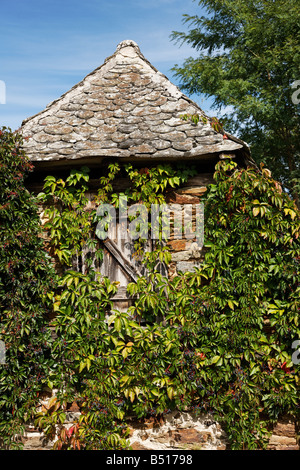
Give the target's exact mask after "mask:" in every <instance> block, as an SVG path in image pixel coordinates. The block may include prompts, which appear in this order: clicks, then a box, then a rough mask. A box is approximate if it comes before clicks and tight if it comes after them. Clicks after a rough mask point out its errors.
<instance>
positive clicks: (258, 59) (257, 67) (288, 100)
mask: <svg viewBox="0 0 300 470" xmlns="http://www.w3.org/2000/svg"><path fill="white" fill-rule="evenodd" d="M198 3H199V6H200V7H203V8H204V12H203V15H202V16H198V15H194V16H190V15H184V23H185V24H187V25H188V31H187V32H173V34H172V38H173V40H175V41H178V42H179V43H181V44H182V43H187V44H189V45H191V46H192V47H193V48H194V49H196V50H197V51H199V57H197V58H196V59H194V58H188V59H186V60H185V62H184V64H183V66H178V65H176V66H175V67H174V71H175V73H176V75H177V76H178V77H179V78H180V79H181V82H182V87H183V89H185V90H187V91H188V92H190V93H199V94H203V95H205V96H208V97H212V98H213V107H214V108H215V109H217V110H219V111H220V110H222V109H223V108H225V110H226V114H225V116H224V118H222V119H223V122H224V126H225V129H228V130H229V131H231V132H232V133H233V134H234V135H239V136H240V137H241V138H242V139H243V140H245V141H246V142H247V143H248V144H249V145H250V147H251V150H252V154H253V157H254V159H255V161H256V162H263V163H265V164H266V165H267V166H268V168H270V169H271V170H272V172H273V174H274V176H275V178H276V179H277V180H278V181H280V182H281V183H283V184H284V186H285V187H286V188H287V189H288V190H289V191H290V193H291V195H292V196H293V198H294V199H295V201H296V202H297V205H298V207H299V181H300V168H299V154H300V150H299V138H298V136H299V99H298V95H299V91H297V88H298V89H299V86H298V87H297V86H296V85H297V84H298V85H299V68H300V55H299V40H300V37H299V5H298V1H297V0H288V1H286V0H276V1H272V2H270V1H268V0H264V1H260V0H251V1H248V0H247V1H246V0H201V1H199V2H198ZM202 11H203V10H202ZM295 86H296V89H295ZM226 108H227V109H226ZM228 109H229V110H230V111H227V110H228Z"/></svg>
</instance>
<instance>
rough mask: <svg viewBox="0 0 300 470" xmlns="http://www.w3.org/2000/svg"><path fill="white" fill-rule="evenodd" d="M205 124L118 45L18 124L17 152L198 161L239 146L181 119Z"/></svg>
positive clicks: (129, 44)
mask: <svg viewBox="0 0 300 470" xmlns="http://www.w3.org/2000/svg"><path fill="white" fill-rule="evenodd" d="M185 113H187V114H196V113H197V114H199V115H201V116H203V117H206V118H207V116H205V114H204V113H203V111H202V110H201V109H200V108H199V107H198V105H197V104H196V103H194V102H193V101H192V100H190V99H189V98H188V97H186V96H185V95H184V94H183V93H182V92H181V91H180V90H179V89H178V88H177V87H176V86H175V85H173V84H172V83H171V82H170V81H169V80H168V79H167V77H165V76H164V75H162V74H161V73H160V72H159V71H158V70H157V69H155V67H153V65H151V64H150V62H149V61H147V59H145V57H144V56H143V55H142V54H141V52H140V49H139V47H138V46H137V44H136V43H135V42H134V41H123V42H122V43H120V44H119V45H118V47H117V50H116V52H115V53H114V54H113V55H112V56H111V57H109V58H107V59H106V60H105V62H104V64H103V65H102V66H100V67H98V68H97V69H96V70H94V71H93V72H92V73H90V74H89V75H87V76H86V77H85V78H84V79H83V80H82V81H81V82H80V83H78V84H77V85H75V86H74V87H73V88H72V89H71V90H70V91H68V92H67V93H65V94H64V95H62V96H61V97H60V98H59V99H57V100H55V101H53V102H52V103H50V104H49V105H48V106H47V107H46V109H44V110H43V111H41V112H40V113H38V114H36V115H35V116H33V117H31V118H28V119H26V120H25V121H23V123H22V127H21V132H22V133H23V136H24V137H29V139H28V140H26V141H25V143H24V148H25V150H26V152H27V154H28V155H29V158H30V159H31V160H33V161H56V160H63V159H65V160H75V159H81V158H87V157H93V158H95V157H100V158H101V157H113V156H115V157H124V158H131V157H133V158H139V159H143V158H147V157H151V158H161V157H163V158H176V157H180V158H183V157H193V158H194V157H199V158H201V157H203V156H207V155H209V154H212V153H217V152H226V151H234V150H237V149H240V148H242V147H245V146H246V144H244V143H243V142H241V141H239V140H238V139H232V138H231V136H230V137H229V138H227V139H223V135H222V134H220V133H217V132H216V131H215V130H214V129H213V128H212V127H211V126H210V124H209V122H208V123H206V124H204V123H203V122H202V121H201V120H200V121H199V123H198V125H197V126H193V125H192V124H190V123H187V122H185V121H183V120H182V119H181V118H180V116H181V115H182V114H185Z"/></svg>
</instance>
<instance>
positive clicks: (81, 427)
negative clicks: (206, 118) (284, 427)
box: [1, 149, 300, 450]
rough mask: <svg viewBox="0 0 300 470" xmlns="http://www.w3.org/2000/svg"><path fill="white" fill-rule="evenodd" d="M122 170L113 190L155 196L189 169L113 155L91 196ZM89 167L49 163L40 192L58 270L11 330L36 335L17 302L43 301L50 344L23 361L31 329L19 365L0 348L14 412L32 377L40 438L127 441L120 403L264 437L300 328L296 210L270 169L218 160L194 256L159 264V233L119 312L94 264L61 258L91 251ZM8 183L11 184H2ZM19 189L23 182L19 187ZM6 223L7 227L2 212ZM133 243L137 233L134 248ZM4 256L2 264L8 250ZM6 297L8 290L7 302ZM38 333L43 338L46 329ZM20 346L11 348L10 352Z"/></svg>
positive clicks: (34, 338)
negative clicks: (122, 183) (123, 185)
mask: <svg viewBox="0 0 300 470" xmlns="http://www.w3.org/2000/svg"><path fill="white" fill-rule="evenodd" d="M7 151H8V149H7ZM5 171H7V170H5ZM122 171H125V174H127V175H129V178H130V180H131V182H132V186H131V188H130V189H128V191H126V192H125V193H124V194H125V195H128V197H129V198H130V201H131V202H133V203H134V202H136V201H142V202H144V203H146V204H151V203H154V202H156V201H159V202H163V200H164V194H165V192H166V190H168V188H173V187H176V186H179V185H180V184H181V183H182V181H185V180H186V179H187V178H188V176H189V175H191V174H193V173H192V172H191V170H190V169H188V168H187V169H185V168H184V167H181V168H176V169H174V168H171V167H169V166H168V165H166V166H161V165H160V166H157V167H156V166H153V167H151V168H147V169H142V170H141V169H135V168H133V167H132V165H127V166H126V167H125V168H122V167H121V166H119V165H110V167H109V168H108V176H107V177H103V178H102V181H101V182H102V185H101V188H100V191H99V194H98V197H97V200H98V202H99V203H100V202H103V201H104V202H110V201H111V202H113V203H114V204H115V205H116V206H117V205H118V204H119V197H118V194H117V193H114V192H113V180H114V178H115V177H116V176H117V175H118V174H120V172H122ZM14 174H15V173H13V175H12V182H13V181H14ZM88 180H89V177H88V171H87V169H81V170H76V171H73V172H72V174H71V175H70V177H69V178H67V179H66V181H63V180H61V179H59V180H57V179H55V178H53V177H47V178H46V181H45V186H44V191H43V193H42V195H40V200H42V201H43V202H44V203H45V204H47V205H49V207H48V208H47V210H46V211H45V214H46V215H47V217H48V221H47V223H46V225H45V227H46V228H47V230H48V233H49V234H50V236H52V239H51V253H52V254H55V253H56V254H57V255H58V254H59V253H61V255H60V259H61V261H62V264H63V267H64V271H63V273H62V274H59V273H57V274H56V277H55V283H54V285H53V286H52V287H51V289H49V287H45V286H44V285H43V289H44V290H43V289H42V293H43V296H42V297H40V296H39V295H40V290H38V291H35V290H34V291H32V290H30V295H29V293H28V296H25V301H26V302H27V299H28V302H27V304H29V305H27V304H26V314H25V311H24V315H23V316H22V322H21V328H22V327H23V328H24V332H25V330H26V328H28V325H30V329H29V330H28V332H25V333H24V334H23V335H21V334H20V336H19V335H16V339H15V338H14V339H13V341H21V343H22V341H23V342H24V338H26V340H28V342H29V346H30V345H32V344H34V345H35V344H40V343H39V342H40V339H41V336H40V331H42V330H40V329H39V327H40V325H43V328H46V329H47V327H48V325H47V323H46V324H45V323H43V322H44V320H42V318H43V317H42V316H39V317H38V318H39V323H38V326H37V320H36V316H34V321H35V323H30V322H29V323H28V321H27V316H26V315H27V314H28V315H29V316H30V315H31V312H32V310H33V309H35V310H34V311H35V312H41V313H42V312H45V309H46V308H47V302H50V303H51V304H52V306H53V310H54V312H55V317H54V319H53V320H52V321H51V323H50V327H51V329H52V330H53V331H54V333H55V335H54V337H53V339H52V340H51V351H49V354H48V355H49V357H47V355H46V354H41V355H40V356H39V357H40V360H35V361H34V363H32V350H31V349H30V347H29V348H27V345H28V343H26V346H25V347H24V349H23V350H22V347H23V346H22V347H21V351H23V352H22V354H23V356H24V361H23V362H21V363H20V362H19V363H18V364H21V366H19V365H18V366H17V365H16V362H14V361H15V359H14V356H13V355H12V356H9V361H10V365H9V367H12V368H13V367H14V368H15V369H14V374H15V377H16V380H17V383H14V384H13V386H14V387H15V388H16V389H17V386H18V387H19V388H18V389H17V390H19V395H20V396H19V397H18V400H19V401H16V402H15V403H17V408H16V410H17V413H18V414H17V417H18V423H20V426H21V423H22V422H24V421H25V419H26V420H28V419H29V418H30V417H31V416H32V414H31V410H32V408H31V406H32V407H33V405H34V397H35V395H36V391H37V390H39V389H40V388H39V387H40V384H41V382H39V380H40V378H42V382H43V384H45V385H47V387H50V388H52V389H53V390H55V391H56V392H55V393H56V395H55V396H54V397H53V398H52V399H51V400H50V402H49V403H48V405H47V407H46V408H44V409H43V410H42V411H41V412H40V413H38V414H37V415H36V416H35V418H36V425H38V426H39V427H40V428H41V429H43V430H44V432H45V434H46V436H48V438H49V439H51V440H52V439H54V437H55V436H56V435H57V434H58V439H57V440H56V441H55V444H54V447H55V448H56V449H86V450H89V449H127V448H129V441H128V429H127V423H126V418H127V417H128V415H131V416H132V415H135V416H137V417H139V418H141V417H145V416H149V415H154V416H157V415H163V414H166V413H169V412H170V410H174V409H179V410H186V409H194V410H195V411H198V412H199V413H201V412H210V413H212V414H213V415H214V416H215V418H216V419H217V420H219V421H220V422H221V423H222V424H223V426H224V428H225V430H226V432H227V434H228V437H229V439H230V443H231V448H233V449H256V448H263V447H264V446H265V445H266V443H267V440H268V426H269V424H270V423H272V422H274V421H276V420H277V418H278V417H279V416H280V415H281V414H283V413H284V414H286V413H287V414H290V415H291V416H294V417H297V416H298V413H299V405H298V401H297V396H298V393H299V364H298V365H297V364H294V363H293V362H292V360H291V354H292V352H293V351H292V349H291V348H292V343H293V341H294V340H295V339H298V338H299V335H300V329H299V303H300V287H299V260H300V246H299V244H300V242H299V235H300V217H299V211H298V209H297V208H296V206H295V204H294V202H293V201H292V200H291V199H290V198H289V197H288V196H287V195H286V193H284V192H283V191H282V189H281V186H280V184H279V183H278V182H277V181H275V180H273V178H272V176H271V173H270V171H269V170H268V169H265V168H264V167H262V168H261V170H260V171H258V170H255V169H242V170H240V169H238V168H237V167H236V165H235V164H234V163H233V162H232V161H230V160H224V161H221V162H220V163H219V164H218V165H217V167H216V172H215V184H213V185H211V186H210V187H209V191H208V193H207V196H206V201H205V208H206V209H205V214H206V218H205V240H206V245H207V248H209V249H208V251H207V253H206V255H205V259H204V260H203V263H202V265H201V266H200V268H197V269H195V270H194V271H193V272H188V273H178V275H177V276H175V277H174V278H173V279H172V280H170V279H168V278H167V277H165V276H163V275H162V274H161V273H160V272H158V270H157V269H156V262H157V258H161V260H162V261H165V262H167V261H168V259H169V257H168V256H169V254H168V252H167V251H166V250H165V247H162V246H161V244H160V243H158V244H157V247H156V248H157V249H156V250H154V252H153V253H152V255H151V256H149V255H147V256H145V257H144V262H145V263H146V265H147V268H148V270H147V275H145V276H142V277H140V278H139V279H138V280H137V282H136V283H131V284H129V286H128V292H129V294H131V295H132V296H134V297H135V298H136V300H135V303H134V305H133V306H132V307H131V308H130V309H129V311H128V312H127V313H124V312H119V311H116V310H113V309H112V301H111V297H112V296H113V295H114V293H115V292H116V289H117V285H116V283H112V282H110V281H109V279H107V278H105V277H101V276H100V274H99V273H98V272H97V269H96V268H95V266H94V265H93V264H92V263H90V265H89V266H88V269H86V270H85V271H84V272H78V271H75V270H74V269H73V268H72V258H73V257H74V256H77V255H80V253H82V250H83V247H84V246H86V244H87V243H90V246H92V249H95V250H96V251H97V252H99V253H100V252H101V248H100V246H99V245H97V246H96V245H94V244H93V243H94V238H93V232H94V231H95V225H96V223H97V217H96V213H95V209H92V210H90V209H88V207H87V199H86V196H85V193H86V189H87V184H88ZM5 181H6V183H5V184H7V179H6V178H5ZM3 184H4V183H3ZM14 187H15V186H14ZM7 191H8V190H7ZM10 191H11V186H9V192H8V193H7V194H10ZM19 197H22V198H27V197H29V195H28V193H26V192H25V191H23V192H21V194H20V195H19ZM30 200H31V199H30ZM24 202H25V200H23V204H22V211H23V212H20V213H22V221H23V222H24V221H25V220H26V216H25V215H23V214H24V210H25V209H24V208H26V204H25V205H24ZM13 207H14V206H13ZM18 207H19V206H18ZM30 208H32V206H31V205H30ZM7 210H8V207H7ZM18 210H20V207H19V209H18ZM20 211H21V210H20ZM57 211H59V212H57ZM12 213H14V214H16V211H12ZM5 214H6V212H5ZM9 214H11V212H9ZM25 214H26V211H25ZM34 214H35V212H34V210H33V212H32V213H31V217H30V223H29V221H28V226H31V225H30V224H31V223H32V224H33V225H34V226H35V227H38V221H37V220H36V218H35V217H36V216H34ZM59 220H61V221H62V222H61V223H59ZM20 222H21V221H20ZM10 226H11V225H10ZM35 230H36V231H37V230H38V229H37V228H36V229H35ZM27 232H28V231H27ZM34 233H37V232H35V231H34ZM70 234H72V235H70ZM3 235H5V236H6V237H8V236H11V230H10V228H8V225H6V226H5V230H4V231H3ZM89 240H90V242H89ZM34 246H35V251H34V256H33V253H32V252H31V251H30V250H29V251H28V253H27V254H26V257H27V258H29V259H34V260H35V259H36V257H38V259H39V260H40V259H41V258H43V256H44V255H43V251H42V250H41V251H39V250H36V241H35V245H34ZM38 246H40V245H38ZM142 246H143V240H139V244H137V249H139V250H140V252H142V248H141V247H142ZM11 248H13V247H11ZM163 248H164V249H163ZM56 250H58V251H56ZM64 251H66V254H64ZM11 253H12V254H13V253H14V251H12V252H11ZM27 258H26V260H27ZM3 259H4V258H3ZM99 259H100V260H101V256H100V254H99ZM26 262H27V261H26ZM1 263H2V261H1ZM28 263H29V266H31V264H30V261H28ZM41 264H42V265H43V263H41ZM1 266H2V268H1V269H2V270H6V271H5V272H7V269H8V267H7V260H6V262H5V263H4V264H3V263H2V264H1ZM24 266H25V267H26V269H27V270H29V267H28V265H27V264H25V265H24ZM38 266H40V265H38ZM47 269H48V268H47ZM47 269H46V268H44V271H43V270H42V272H41V271H39V269H37V271H35V272H34V277H32V274H31V277H30V279H31V280H32V279H33V278H34V279H35V278H37V279H38V286H40V287H42V279H43V280H44V277H43V276H42V274H43V275H45V276H46V278H48V277H49V271H48V270H47ZM28 272H30V273H31V271H28ZM38 274H40V275H41V277H39V276H38ZM6 282H7V281H6ZM45 282H46V281H45ZM46 284H47V282H46ZM18 285H20V284H18ZM22 288H23V287H22ZM5 289H6V290H5ZM10 289H11V285H8V284H7V288H6V283H5V284H4V283H3V281H2V285H1V295H2V298H5V299H9V302H15V303H18V301H19V300H18V296H17V295H15V297H14V299H13V300H12V299H11V298H10ZM26 292H27V291H26ZM26 295H27V294H26ZM29 299H30V300H29ZM6 302H7V300H6ZM37 307H38V308H37ZM12 308H13V306H12V304H9V308H8V307H6V310H5V312H6V313H7V314H8V313H9V312H10V311H12ZM9 309H10V310H9ZM35 315H37V314H35ZM38 315H39V313H38ZM2 318H5V317H4V316H2ZM7 318H9V315H8V316H7ZM142 318H146V320H147V323H146V325H142V324H141V319H142ZM158 319H160V320H158ZM32 322H33V320H32ZM13 325H14V324H13V323H9V322H7V331H14V330H13V329H11V330H9V328H13ZM33 325H34V326H36V328H33ZM26 331H27V330H26ZM47 331H48V330H47ZM44 334H45V333H43V335H44ZM47 334H48V333H47ZM45 338H46V339H47V341H48V343H47V346H49V340H50V337H49V336H46V337H43V341H45ZM21 343H20V344H21ZM18 344H19V343H18ZM22 344H23V343H22ZM45 347H46V346H45ZM43 351H44V350H43ZM25 352H26V357H25ZM33 352H34V351H33ZM39 352H40V351H39ZM19 353H20V348H19V352H18V359H19V358H20V354H19ZM23 356H22V357H23ZM34 357H35V356H34ZM27 360H28V362H27ZM36 368H38V369H39V370H38V371H37V370H36ZM19 372H20V375H21V374H23V375H21V378H22V380H20V377H19V376H18V373H19ZM25 372H26V374H27V375H26V377H25V376H24V374H25ZM38 374H40V375H38ZM17 377H18V378H17ZM9 380H10V381H11V382H9ZM5 381H6V382H5ZM2 383H5V384H8V383H9V385H5V386H6V387H7V388H8V387H9V386H10V387H11V390H12V385H10V384H12V378H11V376H9V378H8V375H6V374H4V379H2V381H1V384H2ZM23 385H25V388H22V387H23ZM3 390H4V389H3ZM12 393H14V390H12ZM23 398H24V400H23ZM16 399H17V398H16V396H14V400H16ZM22 400H23V401H22ZM74 403H76V404H77V406H78V407H79V409H80V412H81V414H80V416H79V417H78V419H77V421H75V422H74V423H73V424H72V426H70V425H68V424H67V423H66V416H67V414H66V413H67V411H68V409H69V407H70V404H74ZM11 407H12V402H10V400H9V398H8V396H6V398H5V397H4V398H3V400H2V410H4V411H3V412H5V413H6V415H5V420H6V421H5V425H6V426H7V425H12V423H13V416H12V413H11V412H10V411H9V410H11ZM29 409H30V413H29V411H28V410H29ZM2 416H4V415H2ZM14 416H15V415H14ZM3 419H4V418H2V426H3ZM2 429H4V428H2ZM5 429H6V431H5V432H7V428H5ZM15 431H16V423H14V428H12V432H15Z"/></svg>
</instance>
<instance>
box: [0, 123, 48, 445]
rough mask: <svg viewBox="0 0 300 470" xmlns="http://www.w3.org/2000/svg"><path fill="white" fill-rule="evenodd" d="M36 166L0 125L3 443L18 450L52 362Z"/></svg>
mask: <svg viewBox="0 0 300 470" xmlns="http://www.w3.org/2000/svg"><path fill="white" fill-rule="evenodd" d="M31 171H32V165H30V163H29V162H28V159H27V157H26V156H25V154H24V152H23V150H22V139H21V137H20V136H19V135H18V134H16V133H12V132H11V130H10V129H7V128H2V129H1V130H0V187H1V191H0V340H1V345H4V348H5V350H4V360H3V361H2V362H1V364H0V445H1V448H2V449H3V448H4V449H7V448H10V449H17V448H19V447H20V445H21V444H22V443H21V441H20V439H19V436H21V435H22V434H24V429H25V428H24V425H25V423H27V422H28V421H30V420H32V419H33V418H34V415H35V412H36V408H37V406H38V405H39V395H40V393H41V392H42V390H43V386H44V384H45V383H46V381H47V377H48V374H49V370H50V367H51V357H50V349H51V332H50V329H49V318H48V313H50V312H51V311H52V302H51V301H50V300H49V299H48V298H47V292H49V291H50V290H52V289H53V287H54V284H53V282H52V279H53V278H54V276H55V274H54V270H53V267H52V265H51V262H50V257H49V255H47V253H46V251H45V250H44V249H43V240H42V238H41V233H42V232H41V230H40V226H39V215H38V210H37V209H38V206H37V202H36V200H35V198H34V197H33V196H32V195H31V194H30V193H29V192H28V191H27V190H26V188H25V186H24V179H25V177H26V175H27V174H29V173H30V172H31Z"/></svg>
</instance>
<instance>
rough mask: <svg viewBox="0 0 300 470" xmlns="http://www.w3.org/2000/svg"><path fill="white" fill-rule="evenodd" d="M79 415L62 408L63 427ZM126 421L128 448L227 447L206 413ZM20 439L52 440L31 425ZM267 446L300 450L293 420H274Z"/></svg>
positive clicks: (36, 446) (40, 445)
mask: <svg viewBox="0 0 300 470" xmlns="http://www.w3.org/2000/svg"><path fill="white" fill-rule="evenodd" d="M79 416H80V412H79V409H78V407H77V406H76V405H75V404H74V405H73V406H72V407H71V408H70V409H69V410H68V411H67V412H66V422H65V427H66V428H67V429H68V428H69V427H71V426H72V425H73V424H74V423H75V422H76V421H77V420H78V417H79ZM127 423H128V426H129V429H130V434H129V441H130V445H131V448H132V450H136V451H140V450H154V451H157V450H170V451H171V450H179V451H180V450H230V445H229V442H228V439H227V436H226V433H225V432H224V430H223V429H222V427H221V426H220V424H219V423H217V422H216V421H215V420H214V419H213V417H212V416H211V415H210V414H202V415H200V416H199V415H197V416H196V415H195V413H194V412H178V411H173V412H171V413H169V414H167V415H165V416H164V417H160V418H157V417H150V418H148V419H140V420H137V419H135V418H128V420H127ZM22 441H23V443H24V450H50V449H51V448H52V446H53V444H54V442H47V440H46V439H45V437H44V435H43V434H42V433H41V432H40V431H39V429H37V428H35V427H34V425H31V426H27V427H26V432H25V436H24V437H23V438H22ZM267 450H300V447H299V436H297V428H296V424H295V421H293V420H292V419H290V418H289V417H287V416H283V417H282V418H281V419H280V420H279V421H278V422H277V424H276V425H275V426H274V428H273V430H272V435H271V437H270V439H269V444H268V447H267Z"/></svg>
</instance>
